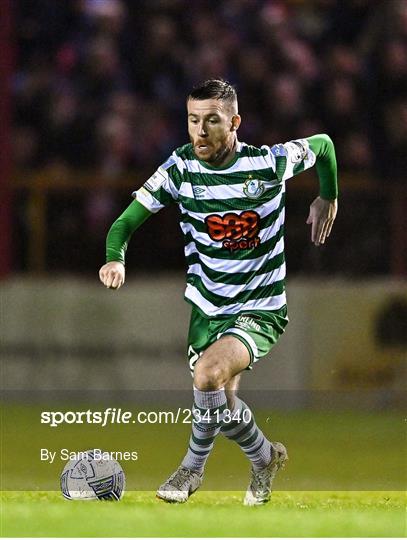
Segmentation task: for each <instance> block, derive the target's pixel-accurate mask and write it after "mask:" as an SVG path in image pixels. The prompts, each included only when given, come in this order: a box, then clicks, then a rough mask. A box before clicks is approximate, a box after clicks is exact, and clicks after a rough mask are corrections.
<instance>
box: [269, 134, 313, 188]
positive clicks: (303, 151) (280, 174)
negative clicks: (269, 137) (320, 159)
mask: <svg viewBox="0 0 407 540" xmlns="http://www.w3.org/2000/svg"><path fill="white" fill-rule="evenodd" d="M271 156H272V158H273V161H274V166H275V171H276V175H277V178H278V179H279V180H280V181H281V182H283V181H285V180H288V179H289V178H292V177H293V176H295V175H296V174H299V173H300V172H302V171H305V170H306V169H309V168H310V167H313V166H314V165H315V162H316V155H315V153H314V152H313V151H312V150H311V148H310V145H309V142H308V140H307V139H295V140H293V141H289V142H286V143H284V144H275V145H274V146H272V147H271Z"/></svg>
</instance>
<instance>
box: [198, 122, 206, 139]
mask: <svg viewBox="0 0 407 540" xmlns="http://www.w3.org/2000/svg"><path fill="white" fill-rule="evenodd" d="M198 135H199V137H206V136H207V135H208V133H207V131H206V128H205V124H204V123H203V122H202V123H201V124H199V125H198Z"/></svg>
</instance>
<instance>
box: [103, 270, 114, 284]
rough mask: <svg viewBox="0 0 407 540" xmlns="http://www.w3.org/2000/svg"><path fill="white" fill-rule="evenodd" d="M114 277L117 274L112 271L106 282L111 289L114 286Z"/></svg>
mask: <svg viewBox="0 0 407 540" xmlns="http://www.w3.org/2000/svg"><path fill="white" fill-rule="evenodd" d="M114 277H115V272H114V271H113V270H111V271H110V272H109V273H108V274H107V276H106V281H105V285H106V287H108V288H110V287H111V286H112V283H113V280H114Z"/></svg>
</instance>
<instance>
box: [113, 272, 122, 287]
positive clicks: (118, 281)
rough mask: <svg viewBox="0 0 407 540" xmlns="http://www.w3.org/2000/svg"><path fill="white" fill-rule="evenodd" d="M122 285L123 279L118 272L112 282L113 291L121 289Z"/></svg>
mask: <svg viewBox="0 0 407 540" xmlns="http://www.w3.org/2000/svg"><path fill="white" fill-rule="evenodd" d="M121 285H122V277H121V275H120V274H119V272H117V274H116V275H115V277H114V279H113V281H112V285H111V288H112V289H119V288H120V287H121Z"/></svg>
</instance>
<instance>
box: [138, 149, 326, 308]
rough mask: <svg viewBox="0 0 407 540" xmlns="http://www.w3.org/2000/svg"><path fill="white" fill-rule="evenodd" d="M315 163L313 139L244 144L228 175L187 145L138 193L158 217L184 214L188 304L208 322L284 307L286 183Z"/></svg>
mask: <svg viewBox="0 0 407 540" xmlns="http://www.w3.org/2000/svg"><path fill="white" fill-rule="evenodd" d="M315 161H316V156H315V154H314V153H313V152H312V150H311V149H310V148H309V144H308V141H307V140H306V139H298V140H294V141H290V142H288V143H285V144H277V145H275V146H272V147H269V146H262V147H261V148H256V147H254V146H249V145H247V144H245V143H241V142H239V143H238V145H237V153H236V155H235V158H234V159H233V161H232V162H230V163H229V164H228V165H227V167H225V168H215V167H211V166H210V165H208V164H206V163H204V162H202V161H199V160H198V159H197V158H196V157H195V154H194V152H193V148H192V145H191V144H187V145H185V146H182V147H180V148H177V149H176V150H175V151H174V152H173V154H172V155H171V157H170V158H169V159H168V160H167V161H166V162H165V163H164V164H163V165H161V166H160V167H159V168H158V169H157V171H156V172H155V173H154V174H153V176H151V178H149V179H148V180H147V182H145V184H144V185H143V186H142V187H141V188H140V189H139V190H137V191H135V192H134V193H133V196H134V197H136V198H137V200H138V201H139V202H140V203H141V204H142V205H143V206H145V207H146V208H147V209H148V210H150V211H151V212H158V211H159V210H161V208H163V207H164V206H168V205H169V204H171V203H172V202H175V203H177V204H178V206H179V208H180V211H181V217H180V225H181V229H182V232H183V234H184V241H185V257H186V261H187V264H188V271H187V287H186V291H185V298H186V300H188V301H190V302H192V303H193V304H195V305H196V306H197V307H198V308H199V309H200V310H201V311H202V312H203V313H204V314H205V315H206V316H208V317H214V316H219V315H230V314H235V313H238V312H240V311H251V310H276V309H280V308H281V307H283V306H284V305H285V303H286V296H285V283H284V278H285V260H284V238H283V234H284V202H285V200H284V199H285V180H287V179H289V178H291V177H292V176H294V175H295V174H298V173H300V172H301V171H303V170H305V169H308V168H310V167H312V166H313V165H314V164H315Z"/></svg>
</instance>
